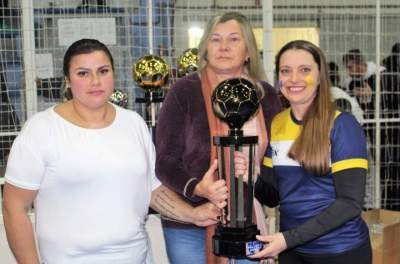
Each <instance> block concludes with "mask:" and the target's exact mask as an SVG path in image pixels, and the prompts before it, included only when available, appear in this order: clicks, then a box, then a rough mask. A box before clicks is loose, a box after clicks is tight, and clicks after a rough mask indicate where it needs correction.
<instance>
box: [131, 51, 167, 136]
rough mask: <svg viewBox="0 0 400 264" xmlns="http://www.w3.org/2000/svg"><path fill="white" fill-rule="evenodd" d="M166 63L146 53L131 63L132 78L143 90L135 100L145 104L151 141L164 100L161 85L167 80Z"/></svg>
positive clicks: (145, 117)
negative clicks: (142, 95) (141, 94)
mask: <svg viewBox="0 0 400 264" xmlns="http://www.w3.org/2000/svg"><path fill="white" fill-rule="evenodd" d="M168 73H169V67H168V64H167V63H166V62H165V61H164V60H163V59H162V58H160V57H158V56H154V55H146V56H143V57H141V58H139V60H138V61H137V62H136V63H135V64H134V65H133V70H132V74H133V79H134V80H135V82H136V84H137V85H138V86H139V87H141V88H142V89H143V90H144V97H137V98H136V100H135V102H136V103H141V104H142V105H145V110H144V113H145V116H144V119H145V120H146V122H147V124H148V126H149V129H150V133H151V135H152V138H153V141H154V139H155V138H154V137H155V129H156V120H157V117H156V115H157V113H158V109H159V108H160V103H161V102H162V101H163V100H164V93H163V90H162V87H163V86H164V85H165V84H166V83H167V81H168ZM154 142H155V141H154Z"/></svg>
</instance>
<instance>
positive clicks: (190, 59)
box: [178, 48, 199, 78]
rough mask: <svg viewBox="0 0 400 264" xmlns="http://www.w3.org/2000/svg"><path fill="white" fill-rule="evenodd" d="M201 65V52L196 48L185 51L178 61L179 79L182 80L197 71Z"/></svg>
mask: <svg viewBox="0 0 400 264" xmlns="http://www.w3.org/2000/svg"><path fill="white" fill-rule="evenodd" d="M198 63H199V51H198V49H196V48H191V49H187V50H185V51H184V52H183V53H182V55H181V56H180V57H179V59H178V77H179V78H182V77H184V76H186V75H188V74H190V73H192V72H195V71H197V68H198Z"/></svg>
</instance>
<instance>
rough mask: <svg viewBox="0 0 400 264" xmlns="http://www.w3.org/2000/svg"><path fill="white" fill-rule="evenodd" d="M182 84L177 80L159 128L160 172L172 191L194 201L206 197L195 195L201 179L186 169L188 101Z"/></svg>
mask: <svg viewBox="0 0 400 264" xmlns="http://www.w3.org/2000/svg"><path fill="white" fill-rule="evenodd" d="M180 86H182V83H176V84H175V85H174V86H173V87H172V88H171V90H170V91H169V92H168V93H167V96H166V98H165V100H164V102H163V105H162V107H161V109H160V113H159V116H158V123H157V128H156V151H157V157H156V175H157V177H158V178H159V179H160V181H161V182H162V183H163V184H164V185H166V186H167V187H168V188H170V189H171V190H174V191H175V192H177V193H180V194H182V195H184V196H185V197H186V198H188V199H190V200H192V201H195V202H196V201H200V200H203V198H201V197H197V196H194V195H193V191H194V188H195V186H196V185H197V183H198V182H199V180H198V179H197V178H195V177H191V176H190V175H189V173H188V172H187V171H186V170H185V166H184V164H183V160H182V153H183V152H184V150H185V139H186V137H185V113H186V112H187V103H186V102H185V98H182V96H179V89H180V88H181V87H180Z"/></svg>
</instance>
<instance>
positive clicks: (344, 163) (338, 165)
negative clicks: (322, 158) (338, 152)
mask: <svg viewBox="0 0 400 264" xmlns="http://www.w3.org/2000/svg"><path fill="white" fill-rule="evenodd" d="M331 167H332V173H335V172H338V171H342V170H346V169H352V168H363V169H368V161H367V160H366V159H347V160H341V161H338V162H335V163H333V164H332V166H331Z"/></svg>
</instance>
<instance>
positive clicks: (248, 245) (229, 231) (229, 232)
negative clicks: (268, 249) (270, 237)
mask: <svg viewBox="0 0 400 264" xmlns="http://www.w3.org/2000/svg"><path fill="white" fill-rule="evenodd" d="M259 234H260V231H259V230H257V226H255V225H251V226H248V227H243V228H234V227H224V226H223V225H218V226H217V229H216V230H215V234H214V236H213V237H212V246H213V253H214V254H215V255H216V256H224V257H228V258H234V259H245V258H247V256H249V255H253V254H255V253H257V252H259V251H260V250H261V249H262V248H263V243H262V242H261V241H258V240H257V239H256V235H259Z"/></svg>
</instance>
